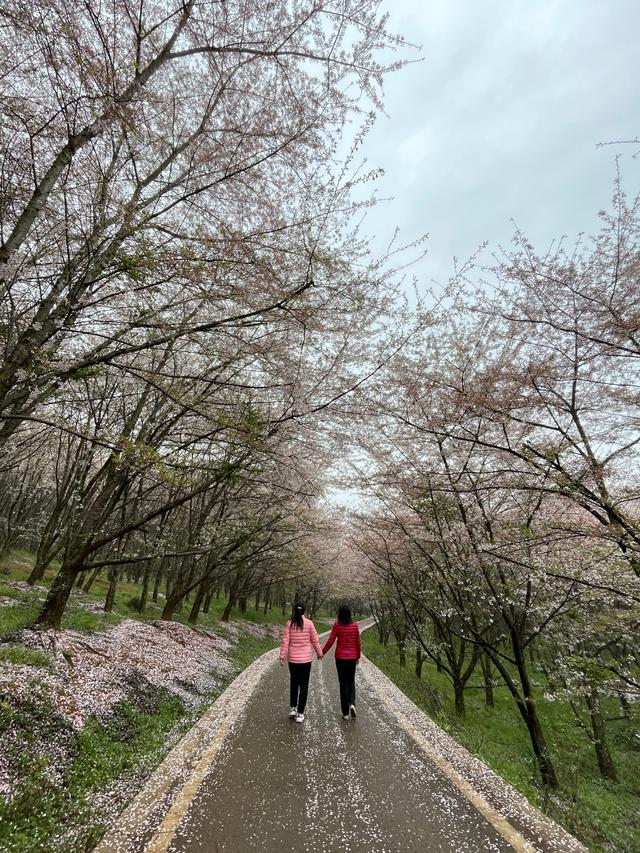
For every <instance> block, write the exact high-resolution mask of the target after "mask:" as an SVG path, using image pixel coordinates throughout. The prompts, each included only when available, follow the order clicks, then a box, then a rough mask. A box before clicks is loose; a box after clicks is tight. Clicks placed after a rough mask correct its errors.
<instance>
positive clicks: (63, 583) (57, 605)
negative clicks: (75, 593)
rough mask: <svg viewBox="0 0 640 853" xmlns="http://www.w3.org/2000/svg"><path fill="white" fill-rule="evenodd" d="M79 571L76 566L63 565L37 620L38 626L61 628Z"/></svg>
mask: <svg viewBox="0 0 640 853" xmlns="http://www.w3.org/2000/svg"><path fill="white" fill-rule="evenodd" d="M78 571H79V569H78V568H76V566H74V565H71V566H69V565H66V566H65V565H64V563H63V565H62V566H61V568H60V571H59V572H58V574H57V575H56V576H55V578H54V580H53V583H52V584H51V588H50V589H49V594H48V595H47V598H46V601H45V603H44V604H43V605H42V610H41V611H40V614H39V615H38V618H37V619H36V624H37V625H43V626H44V627H46V628H56V629H58V628H60V623H61V621H62V614H63V613H64V609H65V607H66V606H67V601H68V600H69V596H70V595H71V590H72V589H73V584H74V582H75V579H76V577H77V575H78Z"/></svg>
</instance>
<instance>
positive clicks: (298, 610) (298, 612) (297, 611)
mask: <svg viewBox="0 0 640 853" xmlns="http://www.w3.org/2000/svg"><path fill="white" fill-rule="evenodd" d="M303 613H304V604H300V603H299V602H298V603H297V604H294V605H293V613H292V614H291V624H292V625H295V626H296V628H297V629H298V631H302V628H303V626H304V620H303V618H302V614H303Z"/></svg>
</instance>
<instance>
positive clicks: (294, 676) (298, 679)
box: [289, 661, 311, 714]
mask: <svg viewBox="0 0 640 853" xmlns="http://www.w3.org/2000/svg"><path fill="white" fill-rule="evenodd" d="M310 674H311V661H309V663H291V662H290V663H289V675H290V676H291V680H290V682H289V705H290V706H291V707H292V708H297V709H298V713H299V714H302V713H304V709H305V707H306V705H307V693H308V692H309V675H310Z"/></svg>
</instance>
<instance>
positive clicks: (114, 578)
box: [104, 568, 120, 613]
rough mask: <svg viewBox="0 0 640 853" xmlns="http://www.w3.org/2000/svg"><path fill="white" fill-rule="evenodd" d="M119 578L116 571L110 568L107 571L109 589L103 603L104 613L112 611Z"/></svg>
mask: <svg viewBox="0 0 640 853" xmlns="http://www.w3.org/2000/svg"><path fill="white" fill-rule="evenodd" d="M119 578H120V572H119V571H118V569H115V568H112V569H110V571H109V589H108V590H107V597H106V599H105V602H104V612H105V613H111V611H112V610H113V605H114V603H115V600H116V590H117V588H118V580H119Z"/></svg>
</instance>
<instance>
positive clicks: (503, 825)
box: [367, 660, 539, 853]
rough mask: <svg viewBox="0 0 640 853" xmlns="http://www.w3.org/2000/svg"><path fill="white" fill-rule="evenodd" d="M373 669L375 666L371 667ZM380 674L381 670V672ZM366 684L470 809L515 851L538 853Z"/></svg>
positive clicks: (422, 737)
mask: <svg viewBox="0 0 640 853" xmlns="http://www.w3.org/2000/svg"><path fill="white" fill-rule="evenodd" d="M367 663H368V664H369V666H372V667H375V664H373V663H371V661H370V660H367ZM375 668H376V669H377V667H375ZM383 674H384V673H383ZM392 683H393V682H392ZM369 685H370V686H371V687H372V688H373V690H374V691H375V693H376V695H377V696H378V698H379V699H380V701H381V702H382V703H383V704H384V705H386V707H387V708H388V709H389V710H390V711H392V712H393V716H394V717H395V718H396V719H397V720H398V721H399V722H400V725H401V726H402V728H403V729H404V731H405V732H406V733H407V734H408V735H409V736H410V737H411V738H412V739H413V740H414V741H415V742H416V743H417V744H418V746H419V747H420V749H421V750H422V751H423V752H424V753H426V755H427V756H428V757H429V759H430V760H431V761H432V762H433V763H434V764H435V765H436V766H437V767H438V769H439V770H440V771H441V772H442V773H443V774H444V775H445V776H446V777H447V779H449V781H450V782H452V783H453V784H454V785H455V786H456V788H457V789H458V790H459V791H460V793H461V794H462V795H463V796H464V797H465V799H467V800H468V801H469V802H470V803H471V804H472V805H473V806H474V808H475V809H476V810H477V811H479V812H480V814H481V815H482V816H483V817H484V819H485V820H486V821H487V822H488V823H489V824H491V826H492V827H493V828H494V829H495V830H496V832H497V833H498V834H499V835H501V836H502V838H504V840H505V841H506V842H507V843H508V844H510V845H511V847H513V849H514V850H516V851H517V853H538V849H539V848H537V847H535V846H534V845H533V844H530V843H529V842H528V841H527V839H526V838H525V837H524V835H522V833H521V832H518V830H517V829H516V828H515V827H514V826H513V825H512V824H511V823H509V821H508V820H507V818H506V817H505V816H504V815H502V814H500V812H499V811H497V810H496V809H494V807H493V806H492V805H490V804H489V803H488V802H487V801H486V800H485V798H484V797H483V796H482V794H480V793H479V792H478V791H476V790H475V788H474V787H473V786H472V785H471V784H470V783H469V782H468V781H467V780H466V779H465V778H464V776H462V775H461V774H460V773H458V771H457V770H455V769H454V768H453V767H452V766H451V764H450V763H449V762H448V761H447V759H446V758H444V757H443V756H442V755H440V754H439V753H438V752H437V751H436V750H434V748H433V747H432V746H431V744H430V743H429V741H428V740H427V738H426V737H425V736H424V735H423V734H422V732H420V731H419V730H418V729H417V728H416V727H415V726H414V725H413V723H412V722H411V721H410V720H409V719H408V718H407V716H406V715H405V714H404V713H403V712H402V711H401V710H399V709H398V708H397V707H396V706H395V705H393V704H392V703H391V702H390V701H389V699H388V697H387V696H386V695H385V694H384V693H383V692H382V691H381V690H379V689H378V686H377V685H376V684H375V682H374V681H373V680H370V681H369Z"/></svg>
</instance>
